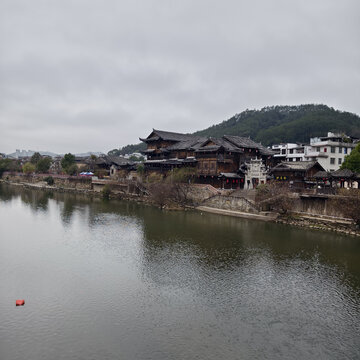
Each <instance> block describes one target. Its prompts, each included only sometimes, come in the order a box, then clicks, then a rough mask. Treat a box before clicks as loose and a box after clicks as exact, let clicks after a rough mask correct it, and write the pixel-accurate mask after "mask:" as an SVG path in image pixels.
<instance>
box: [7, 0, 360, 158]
mask: <svg viewBox="0 0 360 360" xmlns="http://www.w3.org/2000/svg"><path fill="white" fill-rule="evenodd" d="M359 10H360V3H359V2H358V1H355V0H354V1H352V0H345V1H342V2H329V1H327V0H317V1H314V2H312V3H311V4H307V3H306V2H304V1H300V0H297V1H285V0H274V1H271V2H270V1H266V0H257V1H252V2H248V1H235V0H234V1H230V0H229V1H222V2H219V1H213V0H207V1H205V0H198V1H189V0H184V1H181V2H180V1H165V0H162V1H158V0H157V1H152V0H147V1H145V0H137V1H134V0H132V1H121V2H120V1H115V0H108V1H106V2H101V1H95V0H91V1H90V0H87V1H85V0H84V1H83V0H78V1H69V0H67V1H66V0H64V1H61V2H55V1H54V2H49V1H40V0H34V1H31V2H29V1H25V0H21V1H17V0H3V1H2V2H1V5H0V24H1V25H0V26H1V27H0V51H1V53H2V54H3V55H2V57H1V58H0V130H1V133H2V134H3V137H2V140H1V144H0V151H6V152H11V151H13V150H14V149H15V148H18V147H24V148H35V145H36V146H37V148H38V149H43V150H52V151H58V152H65V151H68V150H70V149H71V151H76V152H78V151H79V152H81V151H86V150H88V149H94V150H104V151H107V150H109V149H111V148H114V147H119V146H122V145H126V144H128V143H134V142H137V141H138V137H139V136H144V135H146V134H147V133H148V132H149V131H150V130H151V128H152V127H155V128H166V129H169V130H173V131H183V132H186V131H195V130H197V129H201V128H204V127H207V126H209V125H212V124H214V123H217V122H219V121H221V120H223V119H226V118H228V117H230V116H231V115H233V114H234V113H237V112H240V111H242V110H244V109H246V108H259V107H262V106H266V105H274V104H300V103H305V102H312V103H313V102H314V103H325V104H328V105H330V106H334V107H336V108H339V109H341V110H347V111H352V112H357V113H360V105H359V102H358V96H357V95H356V94H357V93H358V91H359V85H360V72H359V65H358V64H359V63H360V49H359V46H358V37H359V30H360V29H359V28H360V26H359V23H358V19H357V16H358V14H359Z"/></svg>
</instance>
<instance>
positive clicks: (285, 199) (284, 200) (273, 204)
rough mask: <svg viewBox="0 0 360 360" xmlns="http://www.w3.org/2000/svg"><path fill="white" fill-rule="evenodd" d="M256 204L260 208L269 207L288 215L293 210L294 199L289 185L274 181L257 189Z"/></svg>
mask: <svg viewBox="0 0 360 360" xmlns="http://www.w3.org/2000/svg"><path fill="white" fill-rule="evenodd" d="M256 202H257V203H258V205H260V206H263V205H267V206H268V207H269V210H276V211H279V213H281V214H286V213H287V212H288V211H289V210H291V208H292V206H293V202H294V199H293V197H292V196H291V192H290V189H289V185H288V184H287V183H280V182H276V181H274V182H271V183H267V184H264V185H260V186H258V187H257V189H256Z"/></svg>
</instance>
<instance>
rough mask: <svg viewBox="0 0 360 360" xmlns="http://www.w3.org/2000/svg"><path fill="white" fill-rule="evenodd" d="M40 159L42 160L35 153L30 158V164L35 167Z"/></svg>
mask: <svg viewBox="0 0 360 360" xmlns="http://www.w3.org/2000/svg"><path fill="white" fill-rule="evenodd" d="M41 159H42V156H41V155H40V153H38V152H36V153H34V154H33V156H32V157H31V159H30V162H31V163H32V164H34V165H36V164H37V163H38V162H39V161H40V160H41Z"/></svg>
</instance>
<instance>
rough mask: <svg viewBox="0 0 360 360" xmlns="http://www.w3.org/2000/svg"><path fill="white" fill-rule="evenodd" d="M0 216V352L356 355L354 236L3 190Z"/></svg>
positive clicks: (55, 355) (358, 288)
mask: <svg viewBox="0 0 360 360" xmlns="http://www.w3.org/2000/svg"><path fill="white" fill-rule="evenodd" d="M0 221H1V223H0V225H1V227H0V238H1V240H0V281H1V284H2V296H1V301H0V314H1V318H2V319H1V320H2V321H1V322H0V358H1V359H119V358H126V359H127V358H129V359H290V358H294V359H315V358H324V359H325V358H326V359H357V358H359V357H360V350H359V349H360V340H359V339H360V330H359V326H358V324H359V320H360V316H359V315H360V261H359V260H360V257H359V255H360V244H359V241H358V239H356V238H352V237H346V236H342V235H337V234H333V233H330V232H316V231H309V230H303V229H297V228H293V227H290V226H284V225H276V224H271V223H263V222H257V221H250V220H243V219H238V218H231V217H221V216H217V215H213V214H201V213H199V212H194V211H189V212H165V211H160V210H158V209H155V208H152V207H149V206H141V205H137V204H135V203H130V202H117V201H110V202H104V201H102V200H99V199H88V198H85V197H84V196H81V195H72V194H59V193H46V192H42V191H31V190H21V189H18V188H15V187H9V186H4V185H3V186H1V187H0ZM23 297H24V298H25V300H26V305H25V307H24V308H21V309H20V308H15V306H14V301H15V299H16V298H23ZM19 339H21V341H19Z"/></svg>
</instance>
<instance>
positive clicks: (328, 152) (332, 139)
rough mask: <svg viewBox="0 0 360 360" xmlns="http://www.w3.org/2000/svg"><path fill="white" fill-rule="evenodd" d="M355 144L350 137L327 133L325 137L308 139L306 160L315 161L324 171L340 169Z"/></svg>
mask: <svg viewBox="0 0 360 360" xmlns="http://www.w3.org/2000/svg"><path fill="white" fill-rule="evenodd" d="M356 145H357V143H356V142H355V140H354V139H352V138H351V137H348V136H345V135H342V134H334V133H331V132H328V134H327V136H324V137H316V138H311V139H310V146H311V149H310V151H309V152H308V153H307V154H306V155H305V157H306V159H307V160H315V159H316V160H317V161H318V163H319V164H320V165H321V166H322V167H323V168H324V169H325V170H326V171H335V170H338V169H340V166H341V164H342V163H343V162H344V159H345V156H347V155H349V154H350V153H351V151H352V150H353V149H354V148H355V146H356Z"/></svg>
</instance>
